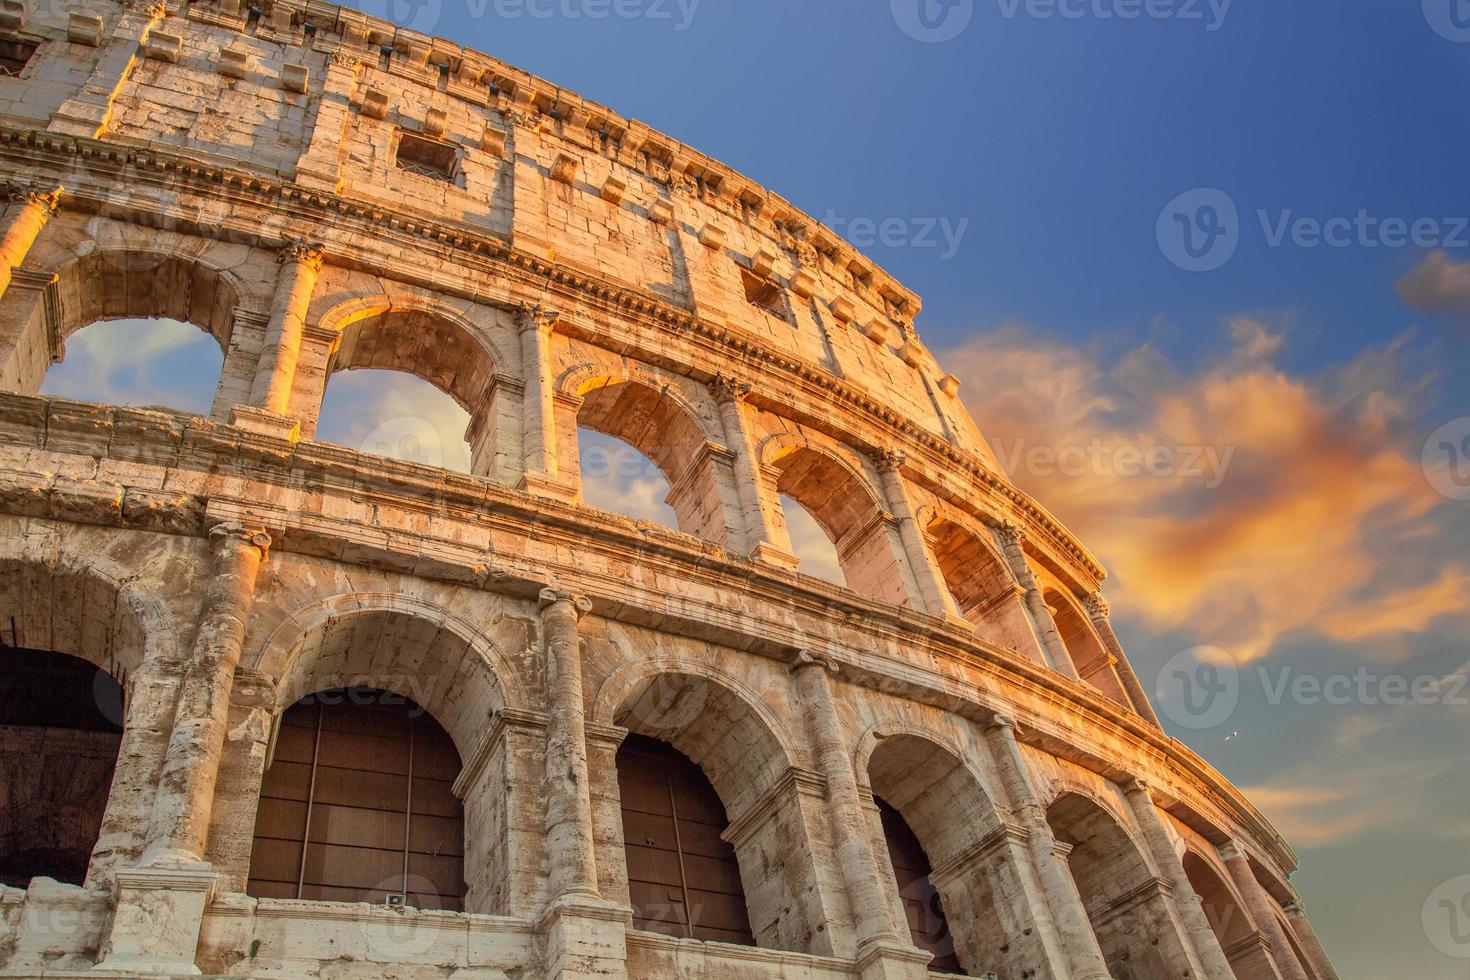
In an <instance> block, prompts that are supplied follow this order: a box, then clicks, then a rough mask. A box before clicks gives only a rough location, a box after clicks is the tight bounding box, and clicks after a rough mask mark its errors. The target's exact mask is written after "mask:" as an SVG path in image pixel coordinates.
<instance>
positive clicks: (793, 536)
mask: <svg viewBox="0 0 1470 980" xmlns="http://www.w3.org/2000/svg"><path fill="white" fill-rule="evenodd" d="M781 514H782V516H783V517H784V518H785V520H786V535H787V538H788V539H789V540H790V542H791V553H792V554H793V555H795V556H796V557H797V560H798V564H797V566H796V568H797V571H799V572H801V573H802V574H804V575H815V576H816V577H817V578H821V579H826V580H827V581H828V582H832V583H833V584H835V585H841V586H846V585H847V576H845V575H843V574H842V562H841V560H839V559H838V557H837V547H836V546H835V545H834V544H832V539H831V538H829V537H827V532H826V531H824V530H822V525H820V524H818V523H817V521H816V519H815V518H814V517H812V515H811V512H810V511H808V510H807V509H806V508H805V507H803V506H802V505H801V504H799V503H797V502H796V501H795V500H793V499H792V498H791V497H788V496H786V495H785V494H782V495H781Z"/></svg>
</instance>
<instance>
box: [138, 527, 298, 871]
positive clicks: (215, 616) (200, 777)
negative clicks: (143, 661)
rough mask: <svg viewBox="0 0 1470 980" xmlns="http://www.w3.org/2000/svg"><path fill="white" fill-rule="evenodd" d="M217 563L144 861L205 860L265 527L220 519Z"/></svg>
mask: <svg viewBox="0 0 1470 980" xmlns="http://www.w3.org/2000/svg"><path fill="white" fill-rule="evenodd" d="M209 540H210V545H211V547H212V551H213V561H212V566H211V569H210V578H209V587H208V589H207V590H206V591H205V594H204V606H203V609H202V610H201V613H200V618H199V630H198V632H197V633H196V634H195V639H194V650H193V656H192V658H191V659H190V662H189V667H188V670H187V671H186V673H185V674H184V683H183V685H182V687H181V689H180V691H179V703H178V707H177V708H176V709H175V710H174V725H173V734H172V735H171V736H170V737H169V743H168V754H167V756H165V758H164V763H163V773H162V775H161V776H160V777H159V787H158V796H157V797H156V798H155V799H154V803H153V815H152V818H151V819H150V821H149V843H148V847H147V849H146V850H145V851H144V852H143V860H142V864H143V866H145V867H147V866H150V865H167V866H186V867H187V866H194V865H199V864H202V863H203V860H204V846H205V843H206V839H207V837H208V832H209V817H210V809H211V807H212V805H213V802H214V784H215V779H216V777H217V775H218V770H219V760H220V753H221V752H222V751H223V749H224V742H225V721H226V719H227V718H228V716H229V710H230V690H231V688H232V687H233V685H234V678H235V667H236V665H237V664H238V663H239V662H240V651H241V648H242V646H243V644H244V639H245V621H246V620H247V619H248V618H249V616H250V607H251V605H252V603H253V602H254V600H255V578H256V573H257V572H258V571H259V569H260V563H261V561H262V560H263V559H264V558H265V556H266V552H267V550H268V549H269V548H270V543H271V539H270V535H268V534H266V533H265V531H264V530H262V529H259V528H247V527H242V526H240V525H237V524H218V525H216V526H215V527H214V528H213V529H212V530H211V531H210V532H209Z"/></svg>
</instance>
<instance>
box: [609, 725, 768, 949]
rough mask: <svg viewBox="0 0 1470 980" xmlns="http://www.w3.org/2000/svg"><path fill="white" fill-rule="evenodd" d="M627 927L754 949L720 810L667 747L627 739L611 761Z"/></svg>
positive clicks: (698, 776) (692, 770)
mask: <svg viewBox="0 0 1470 980" xmlns="http://www.w3.org/2000/svg"><path fill="white" fill-rule="evenodd" d="M617 766H618V791H619V793H620V794H621V797H622V810H623V841H624V847H625V849H626V859H627V865H628V891H629V895H630V898H631V899H632V904H633V927H634V928H635V929H645V930H648V931H651V932H661V933H665V934H667V935H671V936H680V937H683V938H686V939H705V940H714V941H717V942H723V943H739V944H742V945H746V946H753V945H755V939H754V937H753V936H752V935H751V931H750V920H749V917H748V916H747V913H746V909H745V890H744V888H743V887H742V886H741V881H740V865H739V863H738V862H737V860H736V857H735V848H734V847H732V846H731V845H730V844H729V843H727V842H726V841H725V840H724V838H723V837H722V836H721V835H722V834H723V833H724V832H725V829H726V828H727V826H728V821H727V820H726V819H725V807H724V804H723V803H721V802H720V798H719V796H717V795H716V794H715V791H714V788H713V787H712V786H710V783H709V780H708V779H706V778H705V775H704V773H703V772H702V771H701V770H700V768H699V767H698V766H696V765H695V764H694V763H693V762H690V761H689V759H688V758H686V757H685V756H684V755H682V754H681V753H680V752H679V751H678V750H677V749H675V748H673V746H671V745H669V744H667V743H665V742H661V741H658V740H656V739H652V738H647V737H644V736H642V735H629V736H628V737H627V739H626V740H624V742H623V744H622V746H621V748H619V750H618V756H617Z"/></svg>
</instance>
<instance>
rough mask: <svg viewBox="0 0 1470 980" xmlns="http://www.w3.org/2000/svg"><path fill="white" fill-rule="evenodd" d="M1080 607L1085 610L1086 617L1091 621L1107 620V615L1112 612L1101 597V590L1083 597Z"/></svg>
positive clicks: (1105, 600) (1106, 601) (1110, 607)
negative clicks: (1090, 618)
mask: <svg viewBox="0 0 1470 980" xmlns="http://www.w3.org/2000/svg"><path fill="white" fill-rule="evenodd" d="M1082 605H1083V606H1085V607H1086V608H1087V615H1089V616H1091V617H1092V618H1093V619H1107V618H1108V614H1109V613H1110V612H1112V608H1113V607H1112V606H1111V605H1109V604H1108V600H1107V599H1106V598H1105V597H1104V596H1103V594H1102V590H1101V589H1099V590H1098V591H1096V592H1089V593H1088V594H1087V595H1085V596H1083V597H1082Z"/></svg>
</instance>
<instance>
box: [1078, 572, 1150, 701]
mask: <svg viewBox="0 0 1470 980" xmlns="http://www.w3.org/2000/svg"><path fill="white" fill-rule="evenodd" d="M1082 602H1083V605H1085V606H1086V607H1087V615H1088V617H1089V618H1091V619H1092V625H1093V627H1094V628H1096V630H1097V635H1098V637H1099V638H1101V639H1102V643H1103V648H1104V649H1106V650H1107V651H1108V653H1110V654H1112V655H1113V659H1115V660H1117V661H1118V679H1119V680H1120V681H1122V682H1123V690H1124V691H1126V692H1128V700H1129V701H1131V702H1132V703H1133V710H1134V711H1136V712H1138V713H1139V715H1141V716H1142V717H1143V718H1144V719H1145V720H1147V721H1148V723H1149V724H1151V725H1153V726H1154V727H1155V728H1162V727H1163V726H1162V725H1160V724H1159V716H1158V715H1157V714H1155V713H1154V706H1153V704H1152V703H1151V702H1150V701H1149V699H1148V692H1147V691H1145V690H1144V689H1143V685H1142V684H1140V683H1139V682H1138V675H1137V674H1135V673H1134V672H1133V664H1131V663H1129V662H1128V656H1127V655H1126V654H1125V653H1123V644H1121V643H1119V642H1118V634H1116V633H1114V632H1113V624H1112V621H1111V620H1109V619H1108V600H1107V599H1104V598H1103V594H1102V593H1101V592H1094V593H1092V594H1091V595H1089V596H1086V597H1085V598H1084V599H1083V600H1082Z"/></svg>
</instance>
